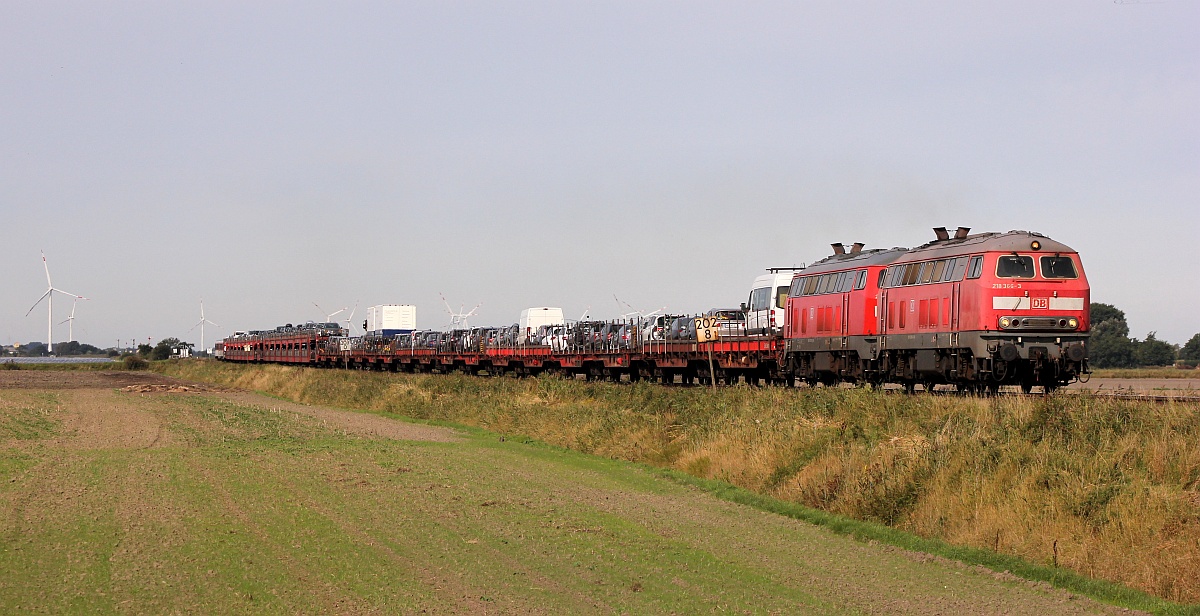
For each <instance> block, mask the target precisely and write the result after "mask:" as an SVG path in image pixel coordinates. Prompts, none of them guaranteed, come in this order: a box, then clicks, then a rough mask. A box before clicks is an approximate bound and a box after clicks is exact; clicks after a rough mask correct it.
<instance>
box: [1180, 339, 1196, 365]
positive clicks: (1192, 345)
mask: <svg viewBox="0 0 1200 616" xmlns="http://www.w3.org/2000/svg"><path fill="white" fill-rule="evenodd" d="M1179 359H1182V360H1184V361H1200V334H1196V335H1195V336H1192V339H1191V340H1188V341H1187V343H1186V344H1184V345H1183V348H1182V349H1179Z"/></svg>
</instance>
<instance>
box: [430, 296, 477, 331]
mask: <svg viewBox="0 0 1200 616" xmlns="http://www.w3.org/2000/svg"><path fill="white" fill-rule="evenodd" d="M438 297H440V298H442V304H443V305H444V306H446V312H448V313H450V329H469V328H470V327H471V326H470V325H468V324H467V319H469V318H471V317H472V316H475V311H477V310H479V307H480V306H482V305H483V302H479V303H478V304H475V307H474V308H472V309H471V311H470V312H463V311H462V310H463V306H466V304H459V306H458V312H454V310H452V309H451V308H450V302H448V301H446V296H445V295H442V294H441V293H438ZM455 325H458V326H459V327H458V328H456V327H454V326H455Z"/></svg>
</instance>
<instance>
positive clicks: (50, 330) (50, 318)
mask: <svg viewBox="0 0 1200 616" xmlns="http://www.w3.org/2000/svg"><path fill="white" fill-rule="evenodd" d="M42 267H43V268H45V270H46V287H47V289H46V292H45V293H43V294H42V296H41V297H39V298H38V301H36V302H34V303H33V306H30V307H29V311H28V312H26V313H25V316H29V313H30V312H33V309H34V308H37V306H38V304H40V303H42V300H46V354H48V355H53V354H54V294H55V293H56V292H57V293H62V294H63V295H69V296H71V297H75V298H78V299H87V298H86V297H84V296H82V295H76V294H74V293H67V292H66V291H63V290H62V289H56V288H54V283H53V282H50V264H49V263H47V262H46V253H45V252H42Z"/></svg>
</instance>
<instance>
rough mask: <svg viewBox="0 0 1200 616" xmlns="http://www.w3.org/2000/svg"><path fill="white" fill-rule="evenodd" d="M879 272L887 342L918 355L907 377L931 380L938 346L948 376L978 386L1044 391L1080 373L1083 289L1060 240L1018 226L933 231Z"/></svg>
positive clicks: (1086, 295) (939, 364)
mask: <svg viewBox="0 0 1200 616" xmlns="http://www.w3.org/2000/svg"><path fill="white" fill-rule="evenodd" d="M886 278H887V280H886V284H885V287H886V289H885V291H884V293H883V297H884V300H883V301H884V318H883V319H882V320H883V323H882V327H883V329H884V331H885V332H886V334H887V335H888V345H889V348H891V349H911V350H915V351H921V352H923V353H925V358H926V361H919V360H920V359H921V356H915V359H917V360H918V361H916V362H913V363H912V365H914V366H916V367H911V366H910V371H911V372H914V374H912V377H911V378H913V379H919V380H923V379H930V380H933V381H934V382H940V381H939V379H938V378H934V377H945V371H944V369H943V366H944V365H947V362H946V361H943V360H944V359H945V358H944V357H943V356H942V355H944V353H943V352H944V351H945V350H950V351H952V352H953V353H954V357H953V358H952V359H953V361H952V362H949V363H951V364H953V371H954V375H953V376H954V379H956V380H960V381H974V382H979V383H984V384H986V385H988V386H998V385H1003V384H1019V385H1021V386H1022V387H1024V388H1026V389H1029V388H1030V387H1032V386H1033V385H1042V386H1045V387H1047V388H1048V389H1052V388H1054V387H1057V386H1059V385H1062V384H1065V383H1067V382H1069V381H1071V380H1073V379H1074V378H1075V377H1077V376H1078V375H1080V374H1082V373H1084V372H1086V369H1087V366H1086V358H1087V346H1086V345H1087V337H1088V330H1089V323H1088V306H1089V304H1090V299H1091V298H1090V288H1089V287H1088V283H1087V278H1086V276H1085V274H1084V271H1083V264H1082V262H1081V261H1080V259H1079V254H1078V253H1076V252H1075V251H1074V250H1073V249H1071V248H1070V247H1068V246H1066V245H1064V244H1062V243H1060V242H1057V241H1055V240H1052V239H1050V238H1048V237H1045V236H1043V235H1041V234H1038V233H1030V232H1027V231H1010V232H1008V233H983V234H978V235H971V236H966V235H965V234H964V235H963V236H961V237H956V238H954V239H949V240H947V239H939V241H935V242H932V243H930V244H926V245H925V246H922V247H920V248H917V249H914V250H913V251H912V252H911V253H910V254H909V255H908V256H906V258H905V259H902V260H900V261H898V262H897V263H895V264H894V265H893V266H892V267H890V268H889V271H888V274H887V275H886ZM929 351H936V352H937V353H938V354H937V355H928V352H929ZM964 355H965V357H964ZM930 357H932V358H933V359H932V360H929V358H930ZM939 373H940V374H939ZM947 380H949V379H947Z"/></svg>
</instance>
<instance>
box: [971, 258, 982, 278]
mask: <svg viewBox="0 0 1200 616" xmlns="http://www.w3.org/2000/svg"><path fill="white" fill-rule="evenodd" d="M982 275H983V257H971V266H970V267H969V268H967V278H979V277H980V276H982Z"/></svg>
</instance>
